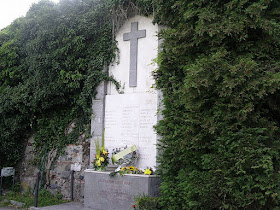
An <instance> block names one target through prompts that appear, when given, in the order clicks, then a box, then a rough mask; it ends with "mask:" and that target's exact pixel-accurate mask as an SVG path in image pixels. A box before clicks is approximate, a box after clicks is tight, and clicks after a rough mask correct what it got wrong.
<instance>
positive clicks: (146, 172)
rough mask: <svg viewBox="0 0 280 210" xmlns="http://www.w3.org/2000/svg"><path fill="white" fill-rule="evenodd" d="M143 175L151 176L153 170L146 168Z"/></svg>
mask: <svg viewBox="0 0 280 210" xmlns="http://www.w3.org/2000/svg"><path fill="white" fill-rule="evenodd" d="M144 174H145V175H153V174H154V170H153V169H152V168H146V169H145V171H144Z"/></svg>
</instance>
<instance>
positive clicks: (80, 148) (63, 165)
mask: <svg viewBox="0 0 280 210" xmlns="http://www.w3.org/2000/svg"><path fill="white" fill-rule="evenodd" d="M33 142H34V141H33V139H32V138H30V139H29V140H28V144H27V146H26V149H25V153H24V159H23V161H22V164H21V168H20V173H19V174H20V181H21V186H22V189H23V190H24V191H26V190H28V188H30V190H33V188H34V185H35V181H36V175H37V172H38V167H35V166H33V165H32V160H33V159H34V147H33ZM75 163H77V164H80V165H81V171H79V172H75V173H74V199H75V200H83V197H84V170H85V169H87V168H88V166H89V142H88V141H87V140H84V138H83V137H81V138H80V140H79V142H78V143H77V144H71V145H68V146H67V147H66V148H65V150H64V153H63V155H62V156H60V157H58V158H57V160H55V162H54V163H53V166H52V167H51V170H50V185H49V186H48V189H49V190H50V192H52V193H53V194H54V193H56V192H59V193H61V194H62V195H63V197H64V198H65V199H70V195H71V194H70V189H71V165H72V164H75Z"/></svg>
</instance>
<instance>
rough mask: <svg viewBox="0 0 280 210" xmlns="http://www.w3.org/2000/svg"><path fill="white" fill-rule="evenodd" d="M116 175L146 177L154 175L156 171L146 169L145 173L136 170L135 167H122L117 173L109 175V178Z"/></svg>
mask: <svg viewBox="0 0 280 210" xmlns="http://www.w3.org/2000/svg"><path fill="white" fill-rule="evenodd" d="M116 174H120V176H123V175H124V174H144V175H152V174H154V171H153V169H152V168H146V169H145V170H144V171H143V170H141V169H139V168H136V167H134V166H127V167H122V168H120V169H117V170H116V171H115V172H112V173H110V174H109V176H114V175H116Z"/></svg>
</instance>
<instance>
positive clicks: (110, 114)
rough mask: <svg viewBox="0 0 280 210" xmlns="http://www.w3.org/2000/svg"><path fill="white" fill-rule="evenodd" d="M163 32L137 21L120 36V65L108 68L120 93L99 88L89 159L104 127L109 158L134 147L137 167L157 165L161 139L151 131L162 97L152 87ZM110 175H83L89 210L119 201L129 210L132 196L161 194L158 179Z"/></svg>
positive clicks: (111, 88)
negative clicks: (116, 149)
mask: <svg viewBox="0 0 280 210" xmlns="http://www.w3.org/2000/svg"><path fill="white" fill-rule="evenodd" d="M159 30H160V29H159V26H158V25H154V24H153V23H152V18H148V17H142V16H135V17H133V18H131V19H129V20H128V21H127V22H126V23H125V24H124V25H123V26H122V27H121V28H120V30H119V31H118V33H117V34H116V40H117V42H118V48H119V62H118V63H114V64H112V65H111V66H109V67H108V73H109V75H110V76H112V77H113V78H114V79H115V80H116V81H118V82H119V83H120V85H121V90H120V91H118V90H116V88H115V85H114V84H113V83H108V84H106V83H105V82H103V83H102V84H100V85H99V87H98V90H97V92H98V93H97V95H96V97H95V99H94V100H93V107H92V108H93V118H92V125H91V131H92V136H93V137H92V141H91V148H90V151H91V152H90V159H91V160H93V159H94V155H95V154H94V152H95V144H94V141H95V140H96V139H97V138H98V139H101V136H102V132H103V129H104V128H105V146H106V148H107V149H108V150H109V154H111V153H112V151H113V149H115V148H119V147H124V146H132V145H136V147H137V151H138V154H139V158H138V162H137V164H136V165H135V166H136V167H138V168H142V169H145V168H147V167H152V168H154V167H155V166H156V164H157V162H156V156H157V149H156V148H157V146H156V144H157V138H158V137H157V135H156V133H155V131H154V128H153V126H154V125H155V124H156V123H157V121H158V118H159V117H160V116H159V115H158V110H159V104H160V93H159V92H158V91H157V90H156V89H154V88H153V85H154V79H153V76H152V72H153V71H154V70H155V69H156V66H155V64H152V63H153V60H154V59H155V58H156V57H157V54H158V45H159V41H158V37H157V32H158V31H159ZM108 175H109V173H108V172H93V171H92V170H90V169H89V170H86V171H85V207H87V208H93V209H103V208H104V209H114V207H113V206H114V205H116V204H114V201H116V202H117V198H118V199H120V203H122V204H121V205H123V206H119V208H120V209H122V208H125V206H127V205H128V206H127V209H128V208H129V205H130V204H131V202H132V200H133V196H135V195H138V194H141V195H143V194H147V195H152V196H155V195H156V194H157V193H158V189H157V188H158V185H159V180H158V178H157V177H156V176H155V175H152V176H145V175H127V178H125V176H126V175H125V176H124V177H114V178H110V177H109V176H108ZM98 190H100V191H101V192H100V193H98V192H97V191H98ZM93 194H99V195H98V196H99V197H100V196H101V197H102V194H103V195H104V197H103V198H102V199H103V200H102V199H101V198H100V199H101V200H102V201H101V200H100V199H99V201H100V202H97V201H96V200H97V197H95V196H94V195H93ZM121 195H122V196H121ZM96 196H97V195H96ZM120 196H121V197H120ZM106 203H107V204H106ZM109 204H110V205H109ZM104 205H105V206H104Z"/></svg>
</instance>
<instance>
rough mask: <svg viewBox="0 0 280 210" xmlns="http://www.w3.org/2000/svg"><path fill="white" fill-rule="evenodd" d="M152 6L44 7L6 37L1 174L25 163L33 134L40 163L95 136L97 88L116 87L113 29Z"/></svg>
mask: <svg viewBox="0 0 280 210" xmlns="http://www.w3.org/2000/svg"><path fill="white" fill-rule="evenodd" d="M148 2H149V1H145V0H140V1H137V2H134V1H129V0H125V1H123V0H106V1H103V0H83V1H79V0H61V1H60V3H59V4H54V3H52V2H51V1H48V0H43V1H40V2H39V3H38V4H34V5H33V6H32V7H31V9H30V10H29V11H28V13H27V15H26V17H23V18H20V19H17V20H16V21H14V22H13V23H12V24H11V25H10V26H8V27H7V28H5V29H3V30H1V31H0V61H1V62H0V148H1V149H0V166H1V167H3V166H12V165H15V164H16V163H17V162H18V161H19V160H20V158H21V155H22V152H23V149H24V146H25V145H24V142H26V139H27V138H29V137H30V136H31V135H33V136H34V138H35V146H36V149H37V151H38V157H39V158H40V157H41V156H42V155H43V154H46V153H48V152H52V153H54V154H56V153H59V150H61V149H62V148H63V147H64V146H65V145H66V144H69V143H73V142H75V141H77V139H78V137H79V136H80V135H81V134H82V133H85V134H89V126H88V125H89V123H90V114H91V102H92V97H93V96H94V95H95V88H96V86H97V85H98V84H99V83H100V82H101V81H104V80H112V79H111V78H109V77H108V76H107V75H106V74H105V73H103V72H102V70H103V68H104V65H105V64H109V63H110V62H111V61H112V60H113V59H114V58H115V54H116V50H117V49H116V43H115V41H114V36H113V34H114V30H116V28H117V27H119V26H120V25H121V24H122V22H123V21H124V20H125V17H126V16H127V17H129V16H131V15H133V14H138V13H140V12H142V11H141V10H140V7H142V8H143V13H144V14H147V13H148V12H149V11H150V10H151V8H150V7H151V4H148ZM120 11H126V13H124V14H121V13H120ZM119 13H120V14H119ZM128 13H129V14H128ZM115 14H119V15H115ZM116 85H118V84H116ZM69 125H72V127H74V129H73V131H72V132H70V133H69V132H68V131H67V128H69ZM53 150H55V152H53Z"/></svg>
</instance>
